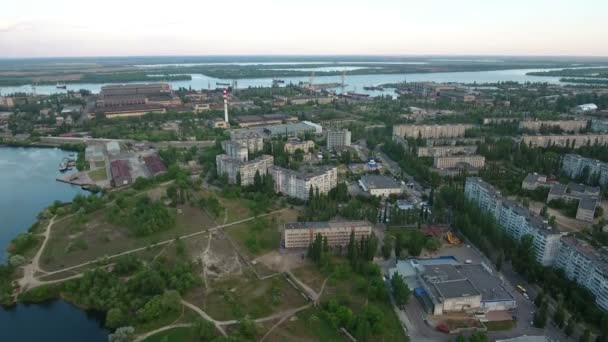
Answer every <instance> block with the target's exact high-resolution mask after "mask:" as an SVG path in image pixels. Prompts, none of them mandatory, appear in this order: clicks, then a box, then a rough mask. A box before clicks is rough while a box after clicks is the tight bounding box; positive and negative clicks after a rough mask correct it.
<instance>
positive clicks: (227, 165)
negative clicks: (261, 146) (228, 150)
mask: <svg viewBox="0 0 608 342" xmlns="http://www.w3.org/2000/svg"><path fill="white" fill-rule="evenodd" d="M273 163H274V158H273V157H272V156H269V155H262V156H260V157H258V158H255V159H253V160H249V161H242V160H240V159H236V158H231V157H229V156H228V155H226V154H219V155H217V156H215V164H216V166H217V174H218V175H220V176H221V175H224V174H226V175H227V176H228V182H230V183H231V184H236V183H237V178H238V177H237V175H240V178H241V185H250V184H253V179H254V177H255V174H256V172H258V173H259V174H260V175H265V174H266V173H267V172H268V169H269V168H270V167H271V166H272V165H273Z"/></svg>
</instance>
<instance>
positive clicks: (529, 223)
mask: <svg viewBox="0 0 608 342" xmlns="http://www.w3.org/2000/svg"><path fill="white" fill-rule="evenodd" d="M465 196H466V198H467V199H469V200H470V201H472V202H474V203H476V204H477V205H478V206H479V208H480V209H481V210H483V211H486V212H489V213H490V214H491V215H492V216H494V218H495V219H496V222H497V223H498V225H499V226H500V227H501V228H502V230H503V231H505V232H506V233H507V234H508V235H509V236H511V237H512V238H513V239H515V240H520V239H521V238H522V237H523V236H524V235H530V236H532V237H533V241H534V250H535V252H536V259H537V261H538V262H539V263H540V264H542V265H544V266H549V265H552V264H553V261H554V260H555V258H556V256H557V251H558V248H559V239H560V237H561V234H560V233H559V231H557V230H556V229H554V228H552V227H551V226H549V225H548V224H547V222H545V221H543V220H542V219H541V218H540V217H538V216H535V215H534V214H533V213H532V212H530V210H528V209H527V208H524V207H522V206H521V205H519V204H518V203H516V202H514V201H511V200H508V199H505V198H503V197H502V195H501V194H500V192H499V191H497V190H496V189H495V188H494V187H493V186H492V185H490V184H488V183H487V182H485V181H483V180H482V179H481V178H478V177H469V178H467V181H466V184H465Z"/></svg>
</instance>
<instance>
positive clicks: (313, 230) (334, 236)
mask: <svg viewBox="0 0 608 342" xmlns="http://www.w3.org/2000/svg"><path fill="white" fill-rule="evenodd" d="M352 232H354V233H355V240H356V241H360V240H361V239H362V238H364V237H366V238H367V237H369V236H370V235H371V234H372V225H371V223H369V222H367V221H333V222H293V223H286V224H285V229H284V243H285V248H307V247H308V246H309V245H310V244H311V243H312V242H313V241H314V239H315V237H316V236H317V234H321V236H323V238H327V243H328V245H329V246H331V247H335V246H347V245H348V243H349V241H350V235H351V234H352Z"/></svg>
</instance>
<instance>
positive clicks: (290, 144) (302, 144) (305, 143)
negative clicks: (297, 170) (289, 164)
mask: <svg viewBox="0 0 608 342" xmlns="http://www.w3.org/2000/svg"><path fill="white" fill-rule="evenodd" d="M314 147H315V142H314V141H312V140H300V139H298V138H291V139H289V140H287V142H286V143H285V152H287V153H289V154H293V153H295V152H296V150H298V149H300V150H302V151H304V153H308V151H309V150H310V149H311V148H314Z"/></svg>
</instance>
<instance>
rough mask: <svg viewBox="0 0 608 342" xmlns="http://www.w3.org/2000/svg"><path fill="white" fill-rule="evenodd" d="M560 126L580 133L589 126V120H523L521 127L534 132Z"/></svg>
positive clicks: (563, 129)
mask: <svg viewBox="0 0 608 342" xmlns="http://www.w3.org/2000/svg"><path fill="white" fill-rule="evenodd" d="M553 127H559V128H560V129H561V130H562V131H565V132H574V133H578V132H580V131H582V130H584V129H586V128H587V120H552V121H531V120H530V121H522V122H520V123H519V128H521V129H525V130H528V131H532V132H538V131H540V130H541V129H543V128H547V129H551V128H553Z"/></svg>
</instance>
